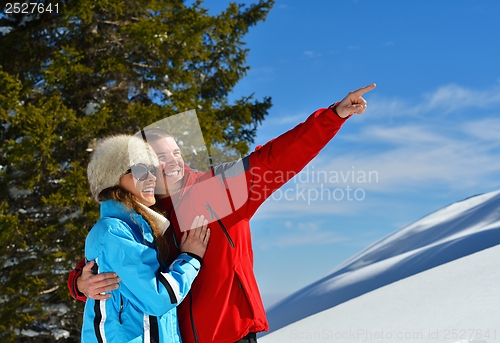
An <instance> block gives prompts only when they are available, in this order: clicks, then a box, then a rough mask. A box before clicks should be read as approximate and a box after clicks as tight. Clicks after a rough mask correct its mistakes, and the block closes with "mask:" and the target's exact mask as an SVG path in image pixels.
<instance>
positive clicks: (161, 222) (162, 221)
mask: <svg viewBox="0 0 500 343" xmlns="http://www.w3.org/2000/svg"><path fill="white" fill-rule="evenodd" d="M138 204H139V206H141V207H142V208H144V209H145V210H146V212H148V213H149V215H151V218H153V220H154V221H155V223H156V226H158V228H159V229H160V231H161V234H162V235H163V234H165V231H167V229H168V227H169V226H170V221H169V220H168V219H167V218H165V217H164V216H162V215H161V214H159V213H158V212H156V211H153V210H152V209H150V208H149V207H147V206H146V205H144V204H141V203H140V202H139V203H138Z"/></svg>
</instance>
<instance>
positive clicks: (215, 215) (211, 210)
mask: <svg viewBox="0 0 500 343" xmlns="http://www.w3.org/2000/svg"><path fill="white" fill-rule="evenodd" d="M205 207H206V208H207V210H208V212H209V213H210V219H213V218H216V219H217V223H219V225H220V227H221V229H222V231H223V232H224V234H225V235H226V238H227V240H228V241H229V245H231V248H234V243H233V240H232V239H231V236H230V235H229V232H227V229H226V227H225V226H224V224H223V223H222V220H220V218H219V216H218V215H217V213H215V211H214V209H213V208H212V206H210V204H209V203H206V204H205Z"/></svg>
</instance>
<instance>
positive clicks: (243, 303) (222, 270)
mask: <svg viewBox="0 0 500 343" xmlns="http://www.w3.org/2000/svg"><path fill="white" fill-rule="evenodd" d="M373 88H375V84H372V85H369V86H367V87H364V88H360V89H358V90H356V91H353V92H350V93H349V94H348V95H347V96H346V97H345V98H344V99H343V100H342V101H341V102H340V103H336V104H335V105H332V106H330V107H329V108H327V109H320V110H317V111H316V112H314V113H313V114H311V115H310V116H309V117H308V118H307V120H306V121H305V122H303V123H300V124H299V125H297V126H296V127H295V128H293V129H291V130H290V131H288V132H286V133H284V134H282V135H281V136H279V137H277V138H275V139H273V140H271V141H270V142H268V143H266V144H265V145H264V146H258V147H257V148H256V149H255V151H254V152H252V153H251V154H250V155H248V156H247V157H245V158H243V159H242V160H240V161H238V162H233V163H223V164H220V165H216V166H214V167H213V168H212V169H211V170H210V171H208V172H206V173H199V172H196V171H194V170H192V169H190V168H189V167H187V166H185V165H184V161H183V159H182V156H181V154H180V149H179V147H178V146H177V144H176V142H175V141H174V139H173V137H172V136H170V135H169V134H167V133H166V132H164V131H163V132H162V131H161V130H155V129H153V130H149V131H148V130H145V131H146V132H145V134H146V137H147V140H148V142H149V143H150V144H151V146H152V147H153V149H154V150H155V152H156V154H157V155H158V158H159V160H160V166H161V168H162V171H163V181H164V183H165V185H166V194H164V195H163V196H160V198H161V199H159V201H158V206H159V207H160V208H161V209H162V210H163V211H165V213H166V216H167V218H168V219H169V220H170V222H171V224H172V225H173V228H174V230H173V231H172V230H171V231H170V232H173V237H172V240H173V241H174V242H178V241H179V239H180V235H181V231H182V230H183V226H184V224H183V223H184V222H185V220H187V219H188V218H191V219H192V217H194V216H195V215H199V214H204V215H205V217H207V218H208V217H210V218H212V221H213V222H212V224H210V227H211V239H210V244H209V247H208V249H207V252H206V254H205V257H204V259H203V268H202V270H201V271H200V273H199V275H198V276H197V278H196V280H195V281H194V283H193V285H192V288H191V294H190V296H188V297H187V298H186V299H185V300H184V301H183V302H182V303H181V304H180V306H179V307H178V311H179V315H178V318H179V325H180V330H181V336H182V340H183V342H185V343H211V342H215V343H234V342H256V333H257V332H261V331H266V330H268V329H269V328H268V323H267V319H266V314H265V311H264V306H263V304H262V300H261V297H260V293H259V289H258V286H257V282H256V280H255V276H254V273H253V250H252V243H251V233H250V226H249V220H250V218H251V217H252V216H253V214H254V213H255V212H256V211H257V209H258V208H259V206H260V205H261V204H262V203H263V202H264V201H265V200H266V199H267V198H268V197H269V196H270V195H271V194H272V193H273V192H274V191H275V190H277V189H278V188H280V187H281V186H282V185H283V184H285V183H286V182H287V181H288V179H289V178H291V177H292V176H293V175H295V173H298V172H300V170H302V169H303V168H304V167H305V166H306V165H307V163H309V161H311V160H312V159H313V158H314V157H315V156H316V155H317V154H318V153H319V151H320V150H321V149H322V148H323V147H324V146H325V145H326V144H327V143H328V142H329V141H330V140H331V139H332V138H333V137H334V136H335V134H336V133H337V132H338V130H339V129H340V127H341V126H342V124H343V123H344V122H345V120H346V119H347V118H348V117H350V116H351V115H352V114H353V113H355V114H361V113H363V111H364V110H365V109H366V101H365V100H364V99H363V97H362V95H363V94H364V93H366V92H368V91H370V90H372V89H373ZM273 176H275V177H273ZM242 185H243V186H244V187H242ZM234 187H237V191H234ZM231 189H232V190H233V191H230V190H231ZM229 193H231V194H232V195H233V197H235V198H238V197H239V199H232V200H234V201H235V202H238V203H239V204H238V206H234V210H233V211H231V212H229V213H227V211H226V210H227V208H224V206H225V204H224V201H225V202H227V197H228V194H229ZM241 193H245V195H244V197H243V198H242V197H241ZM229 197H230V196H229ZM230 198H231V197H230ZM242 199H243V201H242ZM221 213H222V214H221ZM92 264H93V262H90V263H88V264H87V265H86V266H85V264H84V262H83V261H82V262H81V263H80V264H79V266H78V267H77V268H76V269H75V270H74V271H73V272H72V273H71V274H70V277H69V279H68V287H69V289H70V292H71V294H72V296H73V297H74V298H75V299H78V300H82V301H85V299H86V296H88V297H92V298H96V299H106V298H107V297H109V294H105V292H107V291H111V290H113V289H116V288H117V287H118V284H117V282H119V279H118V277H117V276H116V275H115V274H114V273H104V274H99V275H92V273H91V270H90V269H91V267H92Z"/></svg>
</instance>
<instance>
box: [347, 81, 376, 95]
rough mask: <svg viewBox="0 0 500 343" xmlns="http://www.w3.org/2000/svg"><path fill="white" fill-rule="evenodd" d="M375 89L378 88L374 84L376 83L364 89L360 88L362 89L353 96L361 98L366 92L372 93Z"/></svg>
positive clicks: (354, 92)
mask: <svg viewBox="0 0 500 343" xmlns="http://www.w3.org/2000/svg"><path fill="white" fill-rule="evenodd" d="M375 87H377V85H376V84H374V83H372V84H371V85H368V86H366V87H363V88H360V89H357V90H355V91H353V92H352V93H351V94H352V95H354V96H355V97H360V96H362V95H363V94H365V93H366V92H369V91H371V90H372V89H374V88H375Z"/></svg>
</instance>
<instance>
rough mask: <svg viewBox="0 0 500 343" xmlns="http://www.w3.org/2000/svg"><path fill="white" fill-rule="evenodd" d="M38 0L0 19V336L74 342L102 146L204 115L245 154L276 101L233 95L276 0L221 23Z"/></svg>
mask: <svg viewBox="0 0 500 343" xmlns="http://www.w3.org/2000/svg"><path fill="white" fill-rule="evenodd" d="M38 3H41V4H43V6H44V9H46V11H44V12H43V13H38V12H37V13H35V14H23V13H12V14H9V13H4V16H3V17H1V18H0V27H1V28H3V29H2V31H3V34H1V33H0V46H1V47H2V48H1V49H0V122H1V126H0V141H1V145H0V228H1V229H0V243H1V244H0V285H1V286H0V340H1V341H2V342H5V341H19V340H22V341H31V342H50V341H55V339H56V337H57V336H58V335H61V337H65V338H66V339H67V341H68V342H69V341H71V342H74V341H79V331H80V327H81V317H82V311H83V303H79V302H76V301H73V300H72V299H71V298H70V297H69V293H68V290H67V287H66V280H67V273H68V272H69V271H70V270H71V269H73V267H74V266H75V264H76V263H77V262H78V261H79V260H80V259H81V258H82V256H83V245H84V239H85V236H86V234H87V232H88V230H89V229H90V228H91V227H92V225H93V224H94V223H95V221H96V220H97V218H98V215H99V214H98V205H97V204H96V203H95V202H94V201H93V200H92V199H91V196H90V190H89V187H88V183H87V179H86V166H87V163H88V161H89V152H88V151H87V149H89V147H92V145H93V144H94V142H95V140H96V139H98V138H101V137H104V136H107V135H109V134H114V133H134V132H136V131H137V130H138V129H139V128H141V127H145V126H147V125H149V124H151V123H153V122H155V121H157V120H160V119H162V118H165V117H168V116H171V115H173V114H176V113H179V112H182V111H185V110H189V109H196V111H197V113H198V117H199V118H200V124H201V127H202V131H203V134H204V137H205V140H206V142H207V144H215V145H226V146H231V147H233V148H235V149H237V150H238V151H239V152H240V153H242V154H245V153H247V152H248V149H249V143H252V142H253V139H254V137H255V134H256V129H257V125H258V124H260V123H262V121H263V120H264V118H265V116H266V114H267V112H268V110H269V108H270V106H271V100H270V98H267V97H266V98H264V99H263V100H257V99H254V98H253V97H252V95H249V96H245V97H242V98H241V99H239V100H236V101H235V102H234V103H229V100H228V96H229V94H230V93H231V91H232V90H233V88H234V86H235V85H236V84H237V82H238V81H239V80H240V79H241V78H243V77H244V76H245V74H246V72H247V71H248V68H249V67H248V66H247V65H246V64H245V63H246V56H247V54H248V49H245V46H244V41H243V38H244V36H245V35H246V33H247V32H248V30H249V28H250V27H251V26H253V25H256V24H257V23H258V22H260V21H262V20H264V19H265V18H266V16H267V14H268V12H269V10H270V9H271V7H272V5H273V0H260V2H259V3H257V4H252V5H247V6H245V5H236V4H230V5H229V7H228V8H227V9H226V10H224V11H223V12H221V13H220V14H219V15H215V16H214V15H210V14H209V13H208V11H207V10H206V9H205V8H204V7H203V3H202V1H201V0H199V1H194V2H184V1H181V0H177V1H176V0H99V1H95V0H71V1H70V0H59V1H55V0H45V1H42V0H39V1H38ZM49 5H50V9H51V12H49V11H48V8H49ZM56 5H57V6H56ZM56 9H57V11H56ZM21 330H32V331H31V332H36V333H37V334H38V335H36V336H34V337H31V338H30V337H29V336H26V335H20V332H21ZM23 332H24V333H29V331H23ZM67 333H69V337H68V335H67ZM20 337H23V338H20ZM58 342H61V340H58Z"/></svg>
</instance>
